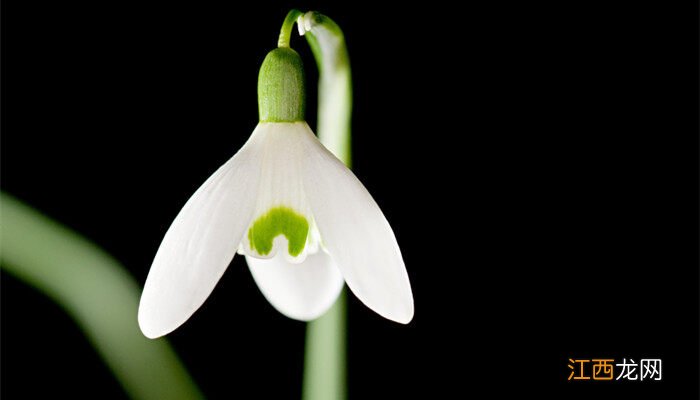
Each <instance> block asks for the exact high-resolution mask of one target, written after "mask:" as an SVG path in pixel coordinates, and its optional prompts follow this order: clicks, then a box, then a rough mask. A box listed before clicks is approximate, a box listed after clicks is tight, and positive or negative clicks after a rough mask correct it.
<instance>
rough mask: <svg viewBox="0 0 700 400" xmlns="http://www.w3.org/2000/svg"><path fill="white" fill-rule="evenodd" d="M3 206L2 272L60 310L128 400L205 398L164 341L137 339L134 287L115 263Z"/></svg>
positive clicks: (23, 210)
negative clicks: (57, 306) (101, 360)
mask: <svg viewBox="0 0 700 400" xmlns="http://www.w3.org/2000/svg"><path fill="white" fill-rule="evenodd" d="M0 205H1V206H2V208H1V211H2V215H1V216H2V219H1V221H2V223H1V224H0V228H1V230H0V233H1V235H2V241H0V255H1V256H2V259H1V260H0V261H1V262H0V267H2V269H3V270H4V271H5V272H7V273H9V274H10V275H12V276H14V277H15V278H17V279H19V280H20V281H22V282H24V283H26V284H28V285H30V286H32V287H34V288H35V289H37V290H39V291H40V292H41V293H43V294H45V295H46V296H48V297H49V298H50V299H51V300H53V301H54V302H56V303H57V304H59V305H60V306H61V307H62V308H63V309H64V310H65V311H66V312H67V313H68V314H69V315H70V316H71V317H72V318H73V319H74V320H75V322H76V323H77V324H78V325H79V326H80V327H81V328H82V330H83V332H84V333H85V335H86V336H87V338H88V340H89V341H90V342H91V343H92V345H93V347H94V348H95V349H96V350H97V352H98V353H99V354H100V356H101V357H102V359H103V360H104V361H105V363H106V364H107V365H108V367H109V368H110V369H111V370H112V372H113V373H114V375H115V376H116V377H117V379H118V380H119V382H120V383H121V384H122V386H123V387H124V389H125V390H126V392H127V393H128V394H129V395H130V396H131V397H132V398H134V399H183V400H184V399H199V398H203V396H202V394H201V393H200V392H199V389H198V388H197V386H196V385H195V384H194V382H193V381H192V378H191V377H190V376H189V374H188V373H187V371H186V370H185V368H184V366H183V365H182V364H181V363H180V361H179V360H178V358H177V355H176V354H175V352H174V351H173V349H172V348H171V347H170V345H169V344H168V342H167V341H166V340H165V339H158V340H155V341H153V340H149V339H146V338H145V337H144V336H143V334H141V331H140V330H139V327H138V325H137V322H136V310H137V309H138V300H139V296H140V289H139V286H138V285H137V283H136V282H135V280H134V279H133V278H132V277H131V276H130V275H129V274H128V272H127V271H126V270H125V269H124V268H123V267H122V266H121V265H120V264H119V263H118V262H117V261H116V260H114V259H113V258H112V257H111V256H109V255H108V254H107V253H105V252H104V251H103V250H102V249H100V248H99V247H97V246H96V245H94V244H93V243H91V242H89V241H88V240H87V239H85V238H83V237H82V236H80V235H78V234H77V233H75V232H73V231H71V230H70V229H68V228H66V227H64V226H62V225H60V224H59V223H57V222H55V221H53V220H51V219H49V218H48V217H46V216H44V215H42V214H40V213H39V212H37V211H35V210H34V209H32V208H30V207H28V206H26V205H24V204H22V203H21V202H20V201H18V200H16V199H14V198H13V197H11V196H9V195H7V194H0ZM47 334H50V332H47Z"/></svg>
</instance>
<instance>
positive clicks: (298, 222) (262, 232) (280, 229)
mask: <svg viewBox="0 0 700 400" xmlns="http://www.w3.org/2000/svg"><path fill="white" fill-rule="evenodd" d="M308 233H309V222H308V221H307V220H306V218H305V217H304V216H303V215H301V214H298V213H297V212H295V211H294V210H292V209H291V208H288V207H275V208H272V209H270V211H268V212H267V213H265V214H263V215H262V216H261V217H260V218H258V219H257V220H255V222H253V224H252V225H251V226H250V229H249V230H248V241H249V242H250V248H251V249H253V250H255V251H257V252H258V254H260V255H263V256H264V255H268V254H270V251H271V250H272V244H273V240H274V238H276V237H277V236H279V235H284V236H286V237H287V242H288V246H287V251H288V252H289V255H291V256H292V257H296V256H298V255H299V254H300V253H301V251H302V250H304V246H306V236H307V235H308Z"/></svg>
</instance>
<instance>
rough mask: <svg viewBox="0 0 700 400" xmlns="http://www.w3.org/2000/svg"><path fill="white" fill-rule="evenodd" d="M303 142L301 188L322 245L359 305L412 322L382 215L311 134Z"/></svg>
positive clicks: (407, 290) (404, 278)
mask: <svg viewBox="0 0 700 400" xmlns="http://www.w3.org/2000/svg"><path fill="white" fill-rule="evenodd" d="M304 144H305V149H306V150H305V153H306V154H305V156H304V164H303V174H304V190H305V191H306V194H307V196H308V201H309V204H310V206H311V212H312V213H313V217H314V219H315V221H316V225H317V226H318V230H319V232H320V234H321V242H322V244H323V245H324V246H325V248H326V249H327V250H328V252H329V253H330V254H331V256H332V257H333V260H334V261H335V263H336V264H337V265H338V268H339V269H340V273H341V274H342V275H343V277H344V278H345V281H346V282H347V284H348V287H349V288H350V289H351V290H352V292H353V293H355V295H356V296H357V297H358V298H359V299H360V300H361V301H362V302H363V303H365V305H367V306H368V307H369V308H371V309H372V310H374V311H375V312H377V313H378V314H380V315H381V316H383V317H385V318H388V319H390V320H393V321H396V322H400V323H404V324H407V323H408V322H410V321H411V319H412V318H413V294H412V293H411V284H410V282H409V280H408V274H407V273H406V267H405V266H404V263H403V258H402V257H401V251H400V250H399V246H398V244H397V243H396V238H395V237H394V232H393V231H392V230H391V227H390V226H389V223H388V222H387V220H386V218H385V217H384V214H383V213H382V211H381V210H380V209H379V206H378V205H377V203H376V202H375V201H374V199H372V196H371V195H370V194H369V193H368V192H367V190H366V189H365V187H364V186H363V185H362V183H360V181H359V180H358V179H357V178H356V177H355V175H354V174H353V173H352V172H351V171H350V170H349V169H348V168H347V167H345V165H343V163H342V162H340V160H338V159H337V158H336V157H335V156H333V155H332V154H331V153H330V152H329V151H328V150H327V149H326V148H325V147H323V145H322V144H321V143H320V142H319V141H318V140H317V139H316V137H315V136H313V133H309V135H307V136H306V140H305V141H304Z"/></svg>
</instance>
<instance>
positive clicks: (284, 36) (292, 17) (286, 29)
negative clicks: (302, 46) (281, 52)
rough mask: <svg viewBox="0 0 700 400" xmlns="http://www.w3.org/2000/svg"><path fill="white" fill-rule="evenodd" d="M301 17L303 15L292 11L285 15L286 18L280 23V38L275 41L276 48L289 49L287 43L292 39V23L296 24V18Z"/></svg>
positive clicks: (297, 11)
mask: <svg viewBox="0 0 700 400" xmlns="http://www.w3.org/2000/svg"><path fill="white" fill-rule="evenodd" d="M302 15H304V13H302V12H301V11H299V10H294V9H292V10H291V11H289V12H288V13H287V17H286V18H285V19H284V22H283V23H282V29H280V38H279V40H278V41H277V47H289V41H290V39H291V38H292V29H293V28H294V23H295V22H297V18H299V17H300V16H302Z"/></svg>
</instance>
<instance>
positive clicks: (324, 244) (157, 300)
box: [138, 64, 413, 338]
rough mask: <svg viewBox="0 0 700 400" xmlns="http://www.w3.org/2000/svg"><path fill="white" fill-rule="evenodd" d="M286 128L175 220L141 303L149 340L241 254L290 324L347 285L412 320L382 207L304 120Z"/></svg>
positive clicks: (219, 176)
mask: <svg viewBox="0 0 700 400" xmlns="http://www.w3.org/2000/svg"><path fill="white" fill-rule="evenodd" d="M265 65H266V64H263V67H265ZM261 76H262V73H261ZM261 79H262V78H261ZM285 104H287V103H285ZM262 107H263V103H262V102H261V110H262ZM262 115H263V112H262V111H261V116H262ZM266 119H268V120H269V119H273V120H274V119H280V118H262V117H261V120H262V121H265V120H266ZM287 119H291V120H292V121H286V122H260V123H259V124H258V126H257V127H256V128H255V130H254V131H253V134H252V135H251V136H250V139H249V140H248V142H247V143H246V144H245V145H244V146H243V148H241V149H240V151H239V152H238V153H237V154H236V155H235V156H234V157H233V158H231V159H230V160H229V161H228V162H226V163H225V164H224V165H223V166H222V167H220V168H219V169H218V170H217V171H216V172H215V173H214V174H213V175H212V176H211V177H210V178H209V179H208V180H207V181H206V182H205V183H204V184H203V185H202V186H201V187H200V188H199V189H198V190H197V191H196V192H195V194H194V195H193V196H192V197H191V198H190V199H189V201H188V202H187V204H185V206H184V207H183V209H182V211H180V213H179V215H178V216H177V217H176V218H175V221H174V222H173V224H172V225H171V226H170V229H169V230H168V232H167V233H166V235H165V238H164V239H163V242H162V243H161V245H160V248H159V249H158V253H157V254H156V256H155V259H154V261H153V265H152V267H151V270H150V272H149V274H148V278H147V280H146V284H145V287H144V290H143V295H142V297H141V303H140V306H139V313H138V320H139V325H140V326H141V330H142V331H143V333H144V334H145V335H146V336H147V337H150V338H156V337H159V336H162V335H165V334H167V333H169V332H171V331H173V330H174V329H176V328H177V327H178V326H180V325H181V324H182V323H184V322H185V321H186V320H187V319H188V318H189V317H190V316H191V315H192V314H193V313H194V312H195V311H196V310H197V309H198V308H199V307H200V306H201V305H202V304H203V303H204V301H205V300H206V298H207V297H208V296H209V294H210V293H211V292H212V290H213V289H214V286H215V285H216V283H217V282H218V281H219V279H220V278H221V276H222V275H223V273H224V271H225V270H226V268H227V267H228V265H229V263H230V262H231V260H232V258H233V256H234V254H235V253H236V251H238V252H239V253H241V254H245V256H246V261H247V263H248V266H249V268H250V271H251V273H252V275H253V278H254V279H255V281H256V283H257V284H258V286H259V288H260V290H261V292H262V293H263V295H264V296H265V297H266V298H267V300H268V301H269V302H270V303H271V304H272V305H273V306H274V307H275V308H276V309H277V310H279V311H280V312H281V313H282V314H284V315H286V316H288V317H290V318H294V319H298V320H304V321H307V320H312V319H314V318H317V317H319V316H320V315H322V314H323V313H324V312H325V311H327V310H328V309H329V308H330V307H331V305H332V304H333V303H334V302H335V300H336V298H337V297H338V295H339V293H340V291H341V289H342V287H343V281H345V282H347V284H348V287H349V288H350V289H351V290H352V292H353V293H354V294H355V295H356V296H357V297H358V298H359V299H360V300H361V301H362V302H363V303H364V304H366V305H367V306H368V307H369V308H371V309H372V310H374V311H376V312H377V313H378V314H380V315H382V316H384V317H386V318H388V319H390V320H393V321H397V322H400V323H408V322H409V321H410V320H411V319H412V318H413V296H412V293H411V286H410V283H409V280H408V275H407V273H406V268H405V266H404V263H403V259H402V257H401V252H400V250H399V247H398V245H397V243H396V238H395V237H394V233H393V231H392V230H391V227H390V226H389V223H388V222H387V220H386V218H385V217H384V215H383V214H382V212H381V210H380V209H379V207H378V206H377V204H376V203H375V201H374V200H373V199H372V197H371V196H370V194H369V193H368V192H367V190H366V189H365V188H364V186H363V185H362V184H361V183H360V181H359V180H358V179H357V178H356V177H355V175H354V174H353V173H352V172H351V171H350V170H349V169H348V168H347V167H346V166H345V165H344V164H343V163H342V162H341V161H340V160H338V159H337V158H336V157H335V156H334V155H333V154H332V153H331V152H329V151H328V150H327V149H326V148H325V147H324V146H323V145H322V144H321V143H320V142H319V141H318V139H317V138H316V136H315V135H314V134H313V132H312V131H311V129H310V128H309V126H308V125H307V123H306V122H304V121H303V120H298V119H300V118H297V117H294V118H287ZM295 119H296V120H295Z"/></svg>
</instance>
